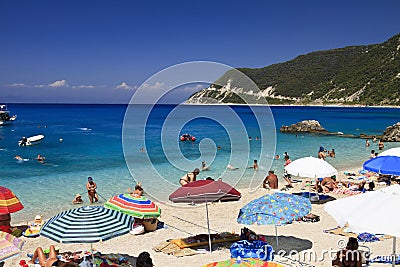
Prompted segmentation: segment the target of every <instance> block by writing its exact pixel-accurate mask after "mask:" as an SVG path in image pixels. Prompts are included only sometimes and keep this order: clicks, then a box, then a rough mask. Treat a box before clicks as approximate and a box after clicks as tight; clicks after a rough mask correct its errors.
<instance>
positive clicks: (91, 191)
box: [86, 177, 99, 203]
mask: <svg viewBox="0 0 400 267" xmlns="http://www.w3.org/2000/svg"><path fill="white" fill-rule="evenodd" d="M86 189H87V191H88V196H89V201H90V203H93V202H97V201H99V197H98V196H97V193H96V189H97V184H96V183H95V182H93V179H92V177H88V182H87V183H86Z"/></svg>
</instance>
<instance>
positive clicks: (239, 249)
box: [229, 240, 274, 261]
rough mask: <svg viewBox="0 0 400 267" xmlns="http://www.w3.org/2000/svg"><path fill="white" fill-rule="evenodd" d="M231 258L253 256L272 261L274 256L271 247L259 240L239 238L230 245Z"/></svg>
mask: <svg viewBox="0 0 400 267" xmlns="http://www.w3.org/2000/svg"><path fill="white" fill-rule="evenodd" d="M229 250H230V252H231V258H238V257H240V258H242V259H245V258H253V259H260V260H263V261H272V260H273V258H274V255H273V248H272V247H271V246H270V245H268V244H267V243H265V242H263V241H260V240H253V241H248V240H240V241H237V242H235V243H233V244H232V246H231V247H230V249H229Z"/></svg>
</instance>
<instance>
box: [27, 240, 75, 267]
mask: <svg viewBox="0 0 400 267" xmlns="http://www.w3.org/2000/svg"><path fill="white" fill-rule="evenodd" d="M36 259H38V261H39V264H40V266H42V267H51V266H59V267H67V266H76V267H79V264H77V263H74V262H63V261H60V260H59V259H58V258H57V251H56V249H55V247H54V246H53V245H51V246H50V253H49V257H48V258H47V257H46V254H44V252H43V249H42V248H41V247H38V248H37V249H36V250H35V253H34V254H33V257H32V260H31V261H30V262H29V263H30V264H33V263H34V262H35V261H36Z"/></svg>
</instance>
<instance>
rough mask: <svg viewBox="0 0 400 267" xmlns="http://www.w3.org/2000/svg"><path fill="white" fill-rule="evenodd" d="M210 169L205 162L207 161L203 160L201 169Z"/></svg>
mask: <svg viewBox="0 0 400 267" xmlns="http://www.w3.org/2000/svg"><path fill="white" fill-rule="evenodd" d="M209 169H210V167H209V166H207V165H206V162H205V161H203V162H202V163H201V170H202V171H208V170H209Z"/></svg>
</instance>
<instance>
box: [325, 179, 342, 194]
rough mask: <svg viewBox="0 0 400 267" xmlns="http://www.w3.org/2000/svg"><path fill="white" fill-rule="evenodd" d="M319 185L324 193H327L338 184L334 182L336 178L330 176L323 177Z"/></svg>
mask: <svg viewBox="0 0 400 267" xmlns="http://www.w3.org/2000/svg"><path fill="white" fill-rule="evenodd" d="M321 187H322V190H323V192H324V193H329V192H331V191H333V190H334V189H336V188H338V185H337V183H336V180H335V179H333V178H332V177H325V178H324V179H322V181H321Z"/></svg>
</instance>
